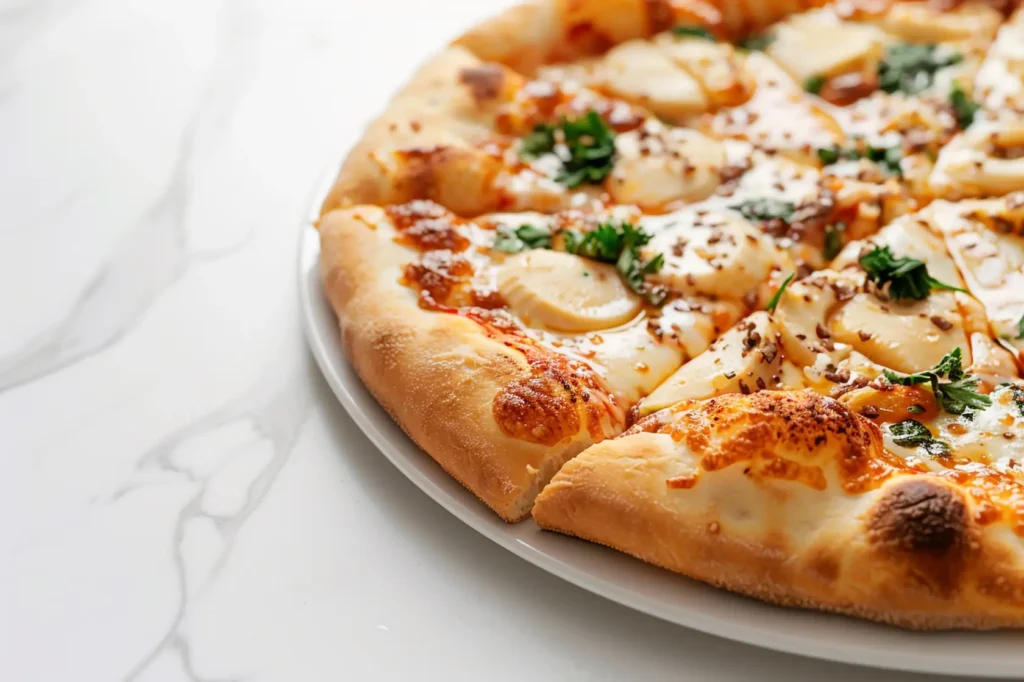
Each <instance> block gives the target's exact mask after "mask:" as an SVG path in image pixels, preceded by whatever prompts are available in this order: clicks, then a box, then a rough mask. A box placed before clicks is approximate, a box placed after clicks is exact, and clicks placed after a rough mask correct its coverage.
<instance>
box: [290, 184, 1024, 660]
mask: <svg viewBox="0 0 1024 682" xmlns="http://www.w3.org/2000/svg"><path fill="white" fill-rule="evenodd" d="M321 185H323V183H321ZM325 194H326V188H325V187H323V186H320V187H318V188H317V190H316V191H315V192H314V193H313V197H314V200H313V202H312V204H311V205H312V207H313V208H312V209H311V210H310V211H309V212H308V213H307V217H306V219H305V220H304V221H303V224H302V226H301V229H300V234H299V248H298V258H297V263H296V265H297V270H298V273H297V274H298V279H299V282H298V284H299V286H298V290H299V303H300V309H301V310H300V313H301V317H302V327H303V332H304V336H305V338H306V343H307V345H308V347H309V349H310V352H311V353H312V354H313V357H314V359H315V360H316V364H317V367H318V368H319V369H320V372H321V374H323V376H324V379H325V380H326V381H327V384H328V385H329V386H330V388H331V392H332V393H333V394H334V396H335V398H336V399H337V400H338V402H340V403H341V405H342V407H343V408H344V409H345V411H346V412H347V413H348V414H349V416H351V417H352V420H353V421H354V422H355V423H356V425H357V426H358V427H359V429H360V431H361V432H362V433H363V434H364V435H365V436H366V437H367V438H368V439H369V440H370V442H371V443H372V444H373V446H374V447H375V448H376V449H378V450H379V451H380V452H381V453H382V454H383V455H384V456H385V457H386V458H387V459H388V460H389V461H390V462H391V464H392V465H394V466H395V467H396V468H397V469H398V470H399V471H400V472H401V473H402V474H403V475H404V476H405V477H406V478H408V479H409V480H410V481H411V482H412V483H413V484H414V485H415V486H416V487H417V488H419V489H420V490H421V491H423V492H424V493H426V494H427V496H428V497H430V498H431V499H432V500H433V501H434V502H436V503H437V504H439V505H441V506H442V507H443V508H444V509H445V510H447V511H448V512H449V513H451V514H452V515H454V516H455V517H456V518H458V519H459V520H460V521H461V522H463V523H464V524H466V525H468V526H469V527H470V528H472V529H473V530H475V531H477V532H478V533H480V534H481V535H483V536H484V537H486V538H488V539H489V540H491V541H492V542H495V543H496V544H498V545H500V546H501V547H503V548H504V549H506V550H508V551H510V552H511V553H513V554H514V555H516V556H518V557H520V558H521V559H524V560H526V561H528V562H529V563H531V564H533V565H534V566H537V567H538V568H540V569H542V570H544V571H546V572H548V573H550V574H552V575H554V576H556V577H559V578H561V579H562V580H565V581H567V582H569V583H571V584H573V585H576V586H577V587H580V588H582V589H584V590H586V591H587V592H591V593H593V594H595V595H598V596H600V597H603V598H605V599H609V600H611V601H613V602H616V603H618V604H621V605H622V606H625V607H627V608H630V609H633V610H635V611H639V612H641V613H646V614H648V615H650V616H654V617H655V618H658V619H660V620H663V621H667V622H670V623H673V624H675V625H679V626H682V627H686V628H689V629H692V630H697V631H700V632H703V633H706V634H710V635H714V636H717V637H722V638H724V639H729V640H732V641H737V642H741V643H744V644H749V645H753V646H757V647H761V648H765V649H770V650H774V651H781V652H784V653H788V654H793V655H797V656H803V657H806V658H813V659H819V660H826V661H834V662H839V663H846V664H852V665H857V666H860V667H864V668H868V669H871V668H875V669H878V668H884V669H890V670H901V671H906V672H917V673H931V674H943V675H971V676H983V677H989V678H1005V679H1012V678H1019V677H1020V676H1021V673H1022V672H1024V653H1022V654H1019V655H1018V656H1017V657H1016V658H1003V659H1000V658H993V657H992V656H991V654H989V653H987V652H985V651H983V648H984V647H987V646H990V645H992V644H993V642H991V641H988V642H982V643H981V645H979V638H986V639H989V640H994V639H995V638H997V637H998V638H1000V639H1007V640H1008V641H1007V642H1006V644H1005V646H1006V648H1007V649H1011V648H1016V649H1019V650H1022V651H1024V647H1021V646H1020V644H1021V643H1024V640H1020V639H1018V641H1017V642H1016V643H1014V642H1012V641H1009V639H1008V638H1009V637H1011V636H1013V635H1017V636H1018V638H1019V637H1020V635H1021V634H1022V633H1021V632H1020V631H1016V632H1015V631H997V632H992V633H977V632H967V631H952V632H940V633H913V632H908V631H905V630H899V629H896V628H892V627H890V626H886V625H878V624H874V623H866V622H864V621H858V620H856V619H851V618H849V617H847V616H841V615H834V614H828V613H821V612H813V611H806V610H803V609H790V608H784V607H779V606H774V605H765V604H763V603H761V602H758V601H756V600H753V599H749V598H747V597H742V596H740V595H733V594H731V593H728V592H726V591H724V590H721V589H719V588H715V587H713V586H710V585H706V584H703V583H699V582H697V581H694V580H691V579H689V578H686V577H684V576H678V575H675V574H669V575H670V576H671V578H670V579H671V580H682V581H686V583H680V585H683V584H689V585H691V586H697V589H699V590H701V591H707V592H708V593H709V594H718V595H722V594H725V595H729V596H730V597H731V598H735V599H736V600H737V602H736V603H737V604H740V603H742V604H743V607H742V608H741V609H740V611H741V613H740V614H739V615H732V616H728V615H727V616H722V615H721V614H715V613H707V612H706V607H702V608H703V610H702V609H694V610H693V611H690V612H687V611H686V610H685V609H684V610H682V611H680V609H679V607H678V606H670V605H667V604H665V603H661V602H659V601H657V600H655V599H652V598H651V597H650V596H649V595H645V594H642V593H640V592H638V591H637V589H635V588H632V587H630V586H628V585H622V584H617V583H616V582H615V581H612V580H609V579H608V578H606V577H603V576H600V575H595V573H594V572H593V570H590V569H587V568H586V566H583V565H580V563H581V562H580V561H579V560H577V559H574V558H573V557H572V555H571V554H568V555H567V556H558V555H556V554H553V553H552V552H551V551H550V550H548V549H545V548H540V547H537V546H536V543H534V542H531V540H535V539H536V538H538V537H540V536H541V535H543V536H545V537H547V538H548V540H545V541H544V544H545V545H552V546H555V547H558V546H559V545H561V544H562V543H582V542H584V541H581V540H577V539H575V538H570V537H567V536H563V535H559V534H555V533H548V532H546V531H542V530H540V529H539V528H538V527H537V526H536V524H535V523H534V522H533V520H532V519H527V520H526V521H523V522H521V523H519V524H506V523H505V522H504V521H501V520H500V519H498V517H497V516H496V515H494V513H493V512H492V511H491V510H490V509H488V508H487V507H486V506H484V505H483V504H482V503H481V502H479V500H477V499H476V498H475V497H474V496H473V495H472V494H471V493H469V492H468V491H467V490H465V489H464V488H462V487H461V485H459V484H458V483H457V482H455V481H454V480H453V479H450V478H448V480H449V481H450V482H451V483H452V484H453V485H449V486H443V485H441V484H439V483H437V482H436V481H435V480H431V476H430V475H428V474H427V473H426V470H427V469H436V471H433V472H432V473H434V474H435V476H434V477H435V478H436V473H437V472H440V474H441V475H442V476H444V477H445V478H447V474H445V473H444V471H443V470H442V469H441V468H440V466H438V465H437V464H436V462H434V460H433V458H431V457H430V456H429V455H427V454H426V453H424V452H423V451H422V450H420V449H419V447H418V446H416V445H415V443H413V441H412V440H411V439H410V438H409V437H408V436H407V435H406V434H405V432H404V431H403V430H402V429H401V428H400V427H399V426H398V424H397V423H396V422H395V421H394V420H393V419H392V418H391V416H390V415H388V414H387V412H386V411H385V410H384V408H383V407H381V406H380V404H379V403H377V401H376V400H374V399H373V398H372V396H370V393H369V391H368V390H367V389H366V387H365V386H364V385H363V383H362V381H361V380H360V379H359V378H358V376H357V375H356V372H355V370H354V369H353V368H352V366H351V364H350V362H349V361H348V358H347V356H346V355H345V353H344V352H343V351H342V343H341V339H340V334H339V331H338V325H337V319H336V317H335V316H334V312H333V310H331V307H330V305H329V303H328V302H327V299H326V296H325V295H324V292H323V289H322V287H321V286H320V275H319V253H320V240H319V232H318V231H317V229H316V228H315V227H314V222H315V220H316V217H317V215H318V211H317V210H316V209H317V208H318V207H319V199H320V198H322V197H323V196H324V195H325ZM324 317H327V319H328V320H329V321H330V325H329V329H330V330H331V331H330V332H328V333H325V332H324V330H323V329H322V328H321V327H322V326H323V325H324V324H325V322H324V319H323V318H324ZM342 365H343V366H344V367H347V369H348V374H349V376H348V378H347V379H346V378H345V377H343V376H342V373H343V370H339V366H342ZM353 381H354V382H355V384H356V390H357V391H361V392H362V393H363V395H362V396H359V395H356V393H355V392H353V390H352V388H351V387H350V386H349V383H351V382H353ZM382 422H383V424H384V425H383V426H381V423H382ZM396 438H397V439H399V440H400V441H405V443H406V447H408V446H410V445H411V446H412V449H413V450H414V451H415V452H416V453H418V455H419V456H420V458H421V460H422V461H419V462H414V461H413V460H412V458H411V457H408V456H406V455H405V454H403V453H402V452H401V451H400V449H399V446H396V445H395V443H394V439H396ZM418 459H419V458H418ZM531 535H532V536H534V537H530V536H531ZM587 544H590V543H587ZM566 546H567V547H568V545H566ZM600 549H602V550H603V549H605V548H600ZM606 551H610V552H614V550H606ZM615 553H616V554H618V553H617V552H615ZM619 556H622V557H624V558H625V559H626V560H627V561H628V562H631V563H633V564H635V565H637V566H641V567H644V569H650V570H652V571H656V572H659V573H665V574H668V572H667V571H664V570H663V569H658V568H656V567H653V566H650V565H648V564H645V563H644V562H642V561H640V560H637V559H633V558H632V557H626V556H625V555H621V554H620V555H619ZM637 572H640V569H637ZM712 601H715V600H712ZM724 601H726V600H723V602H724ZM765 608H767V609H770V610H771V612H772V613H773V614H774V615H769V616H768V618H769V620H770V621H772V622H773V623H774V624H775V625H784V624H785V622H786V621H787V620H790V621H793V620H798V619H804V618H810V619H818V618H820V619H822V621H823V622H824V621H833V620H834V621H835V622H834V623H833V624H830V625H829V629H833V628H836V627H838V628H839V629H849V630H851V631H870V630H877V633H878V635H879V636H884V638H885V639H886V640H891V639H898V640H900V641H901V643H902V642H903V640H907V641H906V643H905V644H903V645H902V646H901V647H899V648H895V647H893V646H888V647H887V648H886V649H885V650H880V649H879V648H878V647H877V646H870V645H868V644H865V643H860V644H857V643H849V642H845V641H844V639H843V638H838V641H837V638H832V640H831V641H829V642H828V643H827V644H823V643H822V642H820V641H814V642H809V641H808V640H807V638H806V637H803V636H800V635H796V634H792V633H789V634H787V633H786V628H785V627H764V626H757V625H752V624H751V623H749V622H745V618H744V614H743V613H742V612H743V611H750V612H754V611H756V610H763V609H765ZM776 621H777V623H776ZM874 636H875V635H873V634H872V635H869V639H870V638H871V637H874ZM950 640H952V641H950ZM962 640H974V641H973V642H968V643H966V644H965V643H964V642H963V641H962ZM809 644H813V645H814V646H809ZM922 647H923V648H926V649H931V650H932V651H929V652H927V653H921V652H920V651H919V649H920V648H922ZM996 647H997V650H998V649H999V648H1001V647H1000V646H999V644H998V643H996ZM950 650H956V651H958V652H961V651H966V655H959V653H958V655H951V654H950V653H949V652H950ZM878 656H883V658H878Z"/></svg>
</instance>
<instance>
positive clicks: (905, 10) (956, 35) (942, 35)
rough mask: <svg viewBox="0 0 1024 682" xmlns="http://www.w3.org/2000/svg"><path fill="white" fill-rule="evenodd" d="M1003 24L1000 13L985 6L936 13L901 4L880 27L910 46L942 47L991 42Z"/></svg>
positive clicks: (928, 7) (920, 4)
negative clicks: (954, 43) (943, 44)
mask: <svg viewBox="0 0 1024 682" xmlns="http://www.w3.org/2000/svg"><path fill="white" fill-rule="evenodd" d="M1001 22H1002V16H1001V15H1000V14H999V12H997V11H996V10H994V9H992V8H991V7H989V6H988V5H985V4H982V3H967V4H963V5H961V6H959V7H955V8H953V9H949V10H936V9H934V8H932V6H931V5H930V4H929V3H927V2H897V3H894V4H893V6H892V7H891V8H890V9H889V11H888V12H886V13H885V14H883V15H882V17H881V18H880V20H879V22H878V24H879V26H881V27H882V28H883V29H884V30H886V31H887V32H889V33H891V34H893V35H895V36H897V37H899V38H902V39H903V40H906V41H909V42H914V43H941V42H949V41H960V40H969V39H972V38H974V39H976V38H991V37H992V36H994V35H995V33H996V31H997V30H998V29H999V24H1000V23H1001Z"/></svg>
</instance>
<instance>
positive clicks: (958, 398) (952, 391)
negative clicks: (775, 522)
mask: <svg viewBox="0 0 1024 682" xmlns="http://www.w3.org/2000/svg"><path fill="white" fill-rule="evenodd" d="M962 362H963V355H962V353H961V351H960V348H955V349H953V351H952V352H950V353H948V354H946V355H945V356H944V357H943V358H942V360H941V361H940V362H939V364H938V365H936V366H935V367H934V368H932V369H931V370H929V371H926V372H918V373H916V374H909V375H899V374H897V373H896V372H893V371H891V370H888V369H887V370H885V371H884V372H883V374H884V375H885V378H886V379H888V380H889V382H890V383H893V384H899V385H902V386H916V385H918V384H930V385H931V388H932V393H934V394H935V397H936V399H937V400H938V401H939V403H940V404H941V405H942V409H944V410H945V411H946V412H949V413H950V414H963V413H964V412H965V411H966V410H967V409H968V408H971V409H978V410H984V409H985V408H987V407H989V406H990V405H992V399H991V398H989V397H988V396H987V395H982V394H980V393H978V391H977V388H978V379H977V377H975V376H973V375H971V374H967V373H966V372H964V370H963V367H962ZM941 378H948V381H946V382H940V381H939V379H941Z"/></svg>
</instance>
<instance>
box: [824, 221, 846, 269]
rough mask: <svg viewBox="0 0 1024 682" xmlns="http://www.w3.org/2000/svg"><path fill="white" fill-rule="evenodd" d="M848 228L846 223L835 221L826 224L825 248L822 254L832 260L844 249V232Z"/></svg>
mask: <svg viewBox="0 0 1024 682" xmlns="http://www.w3.org/2000/svg"><path fill="white" fill-rule="evenodd" d="M845 230H846V223H842V222H840V223H835V224H834V225H826V226H825V248H824V249H822V254H823V255H824V256H825V258H827V259H828V260H832V259H833V258H835V257H836V256H838V255H839V252H840V251H842V250H843V232H844V231H845Z"/></svg>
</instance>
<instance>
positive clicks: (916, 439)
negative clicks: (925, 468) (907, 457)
mask: <svg viewBox="0 0 1024 682" xmlns="http://www.w3.org/2000/svg"><path fill="white" fill-rule="evenodd" d="M889 434H890V435H891V436H892V441H893V442H894V443H896V445H899V446H901V447H904V448H914V447H918V448H921V449H922V450H924V451H925V452H927V453H928V454H929V455H932V456H933V457H944V456H946V455H948V454H949V444H948V443H946V442H944V441H941V440H937V439H935V438H934V437H932V432H931V431H929V430H928V427H927V426H925V425H924V424H922V423H921V422H919V421H917V420H916V419H904V420H903V421H901V422H897V423H896V424H890V425H889Z"/></svg>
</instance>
